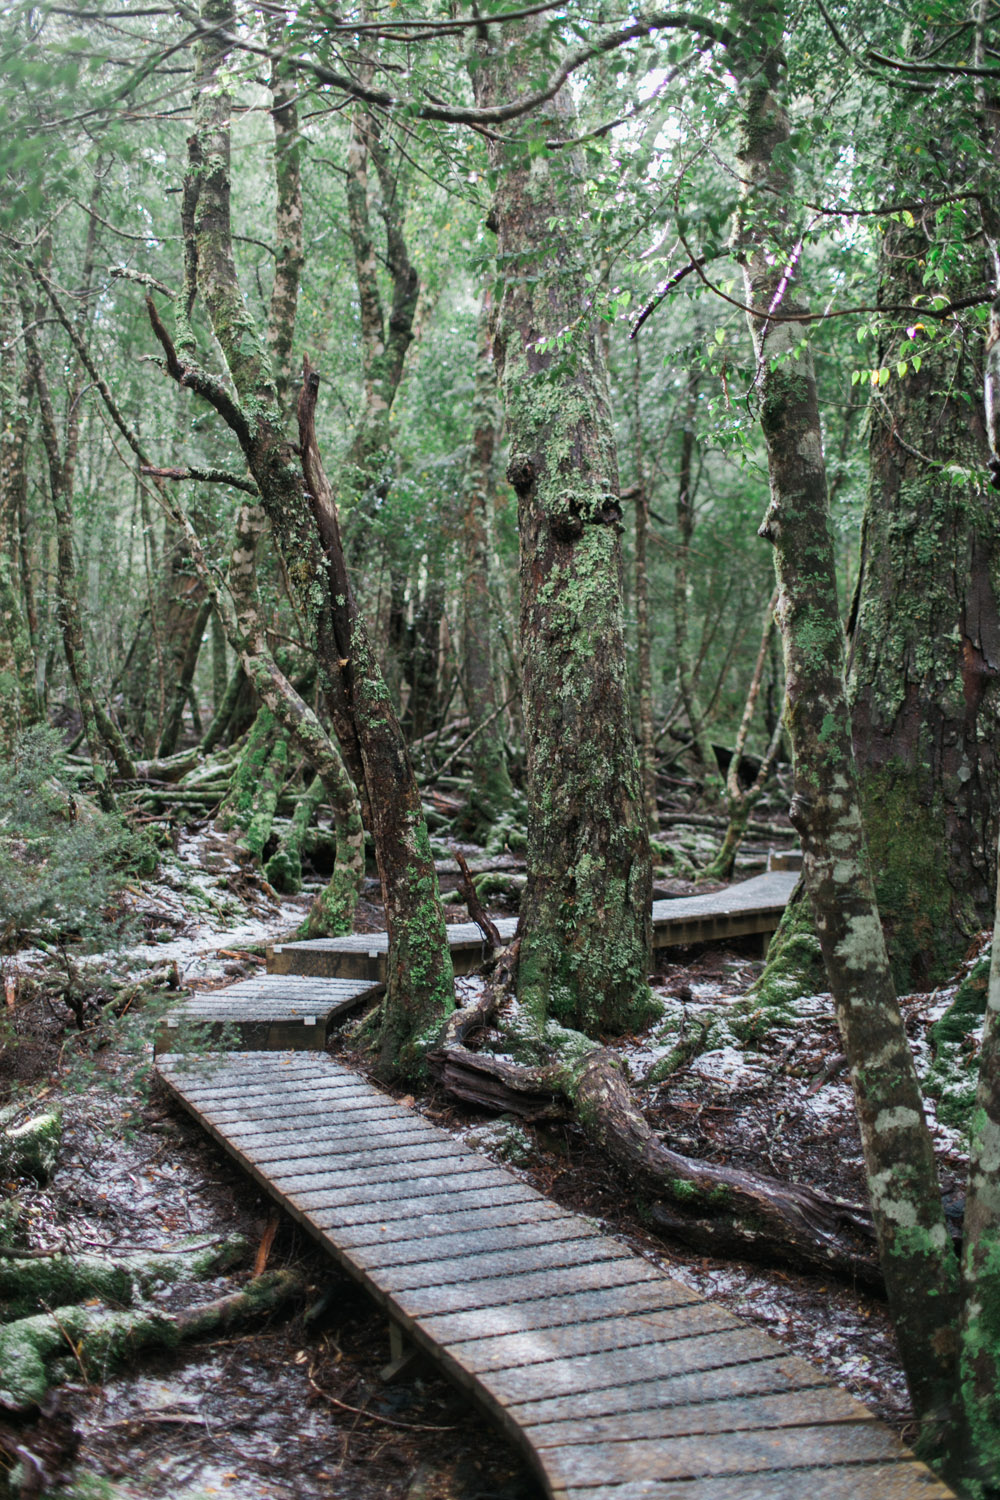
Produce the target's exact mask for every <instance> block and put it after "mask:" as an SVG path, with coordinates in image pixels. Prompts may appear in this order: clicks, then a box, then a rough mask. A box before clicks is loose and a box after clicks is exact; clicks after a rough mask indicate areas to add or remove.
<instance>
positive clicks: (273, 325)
mask: <svg viewBox="0 0 1000 1500" xmlns="http://www.w3.org/2000/svg"><path fill="white" fill-rule="evenodd" d="M284 23H285V16H284V14H280V13H279V14H277V15H272V16H271V17H270V18H269V20H268V23H267V24H268V43H269V45H270V46H271V47H272V48H273V50H274V57H273V58H272V61H271V121H272V124H273V127H274V178H275V183H276V186H277V190H278V200H277V210H276V214H275V226H274V228H275V236H274V238H275V246H274V251H275V270H274V281H273V283H272V285H271V306H270V311H269V316H268V325H267V343H268V348H269V349H270V351H271V368H272V371H273V374H274V384H275V388H276V390H277V393H278V402H279V405H280V406H281V409H282V411H284V412H288V411H289V409H290V407H291V406H292V405H293V404H294V401H293V397H294V391H295V379H296V375H297V371H296V370H295V368H294V365H293V361H292V346H293V344H294V341H295V321H296V314H297V312H298V301H299V282H300V280H301V277H302V266H303V264H304V259H305V257H304V253H303V247H302V185H301V174H300V158H301V155H302V140H301V137H300V135H299V114H298V106H297V104H296V100H297V99H298V93H299V91H298V88H297V86H296V84H295V81H294V76H293V74H292V70H291V69H290V68H289V66H288V64H287V63H284V62H282V60H281V58H280V56H279V54H280V51H281V44H282V30H283V27H284Z"/></svg>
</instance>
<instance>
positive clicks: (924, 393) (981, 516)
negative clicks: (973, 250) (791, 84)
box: [848, 224, 1000, 989]
mask: <svg viewBox="0 0 1000 1500" xmlns="http://www.w3.org/2000/svg"><path fill="white" fill-rule="evenodd" d="M928 248H929V247H928V242H927V237H926V235H925V234H924V232H923V230H922V228H920V227H915V228H913V229H907V228H905V227H904V226H902V225H892V224H890V225H889V226H888V227H887V230H886V232H885V234H884V235H883V237H882V241H881V259H882V278H881V287H880V295H879V300H880V301H881V302H885V303H887V304H896V305H898V304H902V305H904V306H905V305H906V304H908V303H910V302H911V301H912V299H913V298H914V296H915V295H917V294H920V293H923V292H924V291H925V288H924V285H923V275H924V263H925V257H926V255H927V252H928ZM977 269H978V268H977ZM977 285H978V275H977ZM954 294H955V293H954V291H953V295H954ZM914 319H915V320H918V319H917V314H914ZM916 337H917V339H918V340H919V333H917V335H916ZM901 344H906V345H907V349H910V341H909V339H908V338H907V336H906V334H905V332H903V331H902V330H900V331H899V332H891V333H887V334H886V335H885V336H884V337H883V339H882V341H881V343H880V345H879V347H878V351H877V358H876V363H877V364H878V365H879V366H885V367H887V368H890V369H892V371H893V377H892V379H891V380H890V382H889V384H888V385H887V386H885V388H884V390H876V391H874V392H873V396H872V407H871V440H870V449H869V452H870V460H871V469H870V475H871V477H870V482H869V490H868V498H867V505H866V511H865V519H864V528H863V532H862V544H861V566H860V573H859V579H858V585H857V591H856V596H855V603H854V609H853V616H852V620H851V646H850V657H849V678H848V684H849V690H850V695H851V712H852V723H853V729H854V748H855V754H856V756H857V761H858V772H859V775H860V779H861V795H862V811H863V815H864V821H865V832H866V834H867V837H868V844H869V848H870V850H871V854H872V862H873V867H874V870H875V891H876V896H877V898H878V904H879V912H880V913H881V917H882V923H883V927H884V929H885V933H886V938H887V940H888V944H889V952H890V955H891V957H892V961H893V971H894V974H895V976H896V982H897V984H898V985H899V986H900V987H903V988H906V989H930V988H931V987H932V986H933V985H934V984H937V983H939V982H940V981H941V980H942V979H944V978H945V977H946V976H947V975H949V974H951V973H953V972H954V970H955V968H956V966H957V964H958V962H959V961H960V960H961V958H962V956H963V955H964V953H965V951H966V949H967V947H968V945H969V941H970V938H971V937H972V935H973V934H974V933H976V932H978V931H980V930H981V929H982V928H983V927H985V926H988V925H989V923H990V921H991V920H992V915H993V909H992V902H993V884H994V871H993V860H994V855H995V852H996V843H997V829H998V819H1000V608H998V599H1000V511H998V507H997V505H996V498H995V496H992V495H991V493H990V489H989V485H988V480H987V473H986V458H987V448H986V440H985V433H984V429H983V418H982V408H981V406H980V403H979V402H978V400H977V399H976V394H977V386H978V374H977V371H976V369H975V367H974V362H973V359H972V356H971V354H970V352H969V351H968V349H967V348H966V347H965V345H964V343H962V342H960V341H959V340H957V339H955V340H953V341H948V340H938V341H935V344H934V345H931V346H929V347H928V348H927V349H926V350H923V351H922V352H923V358H922V361H921V362H920V368H919V369H916V368H914V366H913V362H912V359H910V360H908V361H907V364H908V368H907V370H906V373H905V376H904V377H903V378H898V376H897V374H896V367H897V364H898V363H899V362H900V361H901V360H903V359H904V358H905V357H906V351H904V350H903V349H901V347H900V345H901ZM918 347H919V345H918ZM919 358H920V356H919V355H918V359H919Z"/></svg>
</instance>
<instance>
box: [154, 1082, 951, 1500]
mask: <svg viewBox="0 0 1000 1500" xmlns="http://www.w3.org/2000/svg"><path fill="white" fill-rule="evenodd" d="M158 1067H159V1070H160V1073H161V1075H162V1077H163V1078H164V1080H165V1082H166V1083H167V1085H168V1087H169V1088H170V1089H171V1090H172V1092H173V1093H174V1094H175V1095H176V1097H177V1098H178V1099H179V1100H180V1101H181V1103H182V1104H183V1105H184V1106H185V1107H186V1108H187V1109H188V1110H190V1112H191V1113H192V1114H193V1115H194V1116H195V1118H196V1119H197V1120H199V1121H200V1122H201V1124H202V1125H204V1126H205V1128H206V1129H207V1130H208V1131H209V1132H210V1133H211V1134H212V1135H213V1136H214V1137H215V1138H216V1140H218V1141H219V1142H221V1144H222V1145H223V1146H224V1147H225V1148H226V1150H227V1151H229V1152H230V1154H231V1155H232V1156H234V1157H235V1159H236V1160H237V1162H239V1163H240V1164H241V1165H242V1166H243V1167H244V1168H245V1169H246V1170H247V1171H248V1172H250V1173H251V1174H252V1175H253V1176H254V1177H255V1178H256V1179H257V1181H258V1182H259V1183H260V1184H261V1185H262V1187H264V1188H265V1189H266V1190H267V1192H268V1193H270V1194H271V1196H272V1197H273V1198H275V1199H276V1200H277V1201H278V1202H279V1203H280V1204H281V1205H283V1207H284V1208H286V1209H287V1210H288V1212H289V1213H291V1214H292V1215H293V1216H294V1217H295V1218H296V1219H297V1220H299V1222H300V1223H301V1224H303V1225H304V1226H305V1227H306V1228H307V1229H309V1230H310V1231H311V1233H312V1234H314V1235H315V1236H316V1237H317V1238H318V1239H319V1240H320V1242H321V1243H322V1244H323V1245H324V1246H325V1247H326V1249H327V1250H328V1251H329V1252H330V1254H331V1255H333V1256H334V1257H335V1258H336V1259H337V1260H338V1261H339V1262H340V1263H341V1265H342V1266H344V1267H345V1268H346V1269H347V1270H348V1271H349V1272H350V1273H351V1274H352V1275H354V1276H355V1277H357V1279H358V1280H360V1281H361V1282H362V1283H363V1285H364V1286H365V1287H366V1288H367V1289H368V1291H369V1292H370V1293H371V1294H372V1296H373V1297H375V1298H376V1299H377V1300H378V1301H379V1302H380V1303H381V1305H382V1306H383V1307H384V1308H385V1310H386V1312H387V1313H388V1315H389V1317H390V1318H391V1319H392V1320H393V1321H394V1322H395V1323H396V1324H397V1325H398V1326H399V1327H401V1328H402V1329H403V1330H404V1332H405V1333H406V1334H407V1335H408V1336H409V1338H411V1339H412V1340H413V1342H414V1343H416V1344H418V1345H420V1346H422V1347H423V1348H424V1349H425V1350H427V1351H428V1352H429V1353H430V1354H431V1355H432V1356H433V1357H434V1359H435V1360H436V1361H437V1362H438V1363H439V1364H441V1365H443V1366H444V1368H445V1369H446V1370H447V1371H448V1372H449V1373H450V1374H451V1375H452V1376H453V1378H455V1379H456V1380H458V1381H459V1382H460V1383H462V1384H463V1385H465V1386H466V1388H468V1389H469V1390H470V1391H471V1392H472V1393H473V1394H474V1395H476V1396H477V1398H478V1399H479V1400H480V1401H481V1402H482V1403H483V1404H484V1405H485V1406H486V1407H487V1408H488V1410H490V1411H491V1412H492V1413H493V1415H494V1416H495V1417H496V1418H497V1419H499V1421H500V1422H501V1423H502V1424H503V1425H504V1426H505V1427H506V1429H507V1430H508V1432H509V1433H510V1434H511V1436H512V1437H513V1438H514V1439H515V1440H516V1441H517V1442H518V1443H519V1445H520V1446H521V1447H522V1449H523V1450H524V1451H525V1452H526V1453H527V1455H528V1457H529V1458H530V1459H531V1461H532V1462H533V1464H534V1466H535V1468H536V1470H537V1472H538V1473H539V1475H540V1476H541V1478H542V1481H543V1483H544V1485H545V1487H546V1490H547V1492H548V1494H549V1495H550V1496H552V1497H558V1500H859V1497H864V1500H945V1497H947V1496H949V1495H950V1494H951V1491H950V1490H949V1489H947V1487H946V1486H944V1485H943V1484H941V1483H940V1482H939V1481H937V1480H936V1479H935V1478H934V1477H933V1475H932V1474H931V1473H930V1472H929V1471H928V1470H927V1469H926V1468H925V1467H924V1466H923V1465H922V1464H920V1463H918V1462H917V1461H916V1460H915V1459H914V1458H913V1456H912V1455H911V1454H910V1453H908V1452H907V1451H906V1450H905V1449H903V1448H902V1447H901V1446H900V1444H899V1442H898V1441H897V1439H896V1438H895V1436H894V1435H893V1434H892V1433H891V1432H890V1431H889V1429H888V1428H886V1427H885V1426H883V1425H882V1424H881V1423H879V1422H877V1421H875V1420H874V1419H873V1418H872V1417H871V1415H870V1414H869V1413H868V1412H867V1411H866V1410H865V1408H864V1407H863V1406H861V1405H860V1404H859V1403H858V1402H856V1401H854V1400H853V1399H852V1398H851V1397H850V1396H848V1395H847V1394H846V1393H845V1392H843V1391H841V1390H839V1389H837V1388H836V1387H834V1386H832V1385H831V1384H830V1383H829V1382H828V1381H827V1380H826V1378H825V1377H824V1376H823V1375H822V1374H821V1373H820V1372H819V1371H818V1370H816V1369H815V1368H813V1366H811V1365H809V1364H807V1363H806V1362H805V1361H804V1360H801V1359H798V1358H797V1357H795V1356H794V1355H791V1354H788V1353H787V1352H786V1351H785V1350H784V1349H783V1348H782V1346H781V1345H780V1344H779V1343H777V1342H776V1341H775V1340H774V1339H772V1338H770V1337H768V1336H767V1335H766V1334H763V1333H759V1332H757V1331H756V1330H755V1329H751V1328H748V1327H747V1326H746V1325H744V1324H742V1323H740V1322H739V1321H738V1320H737V1319H736V1318H734V1317H732V1316H731V1315H730V1314H729V1313H727V1312H726V1311H724V1310H723V1309H722V1308H719V1307H716V1306H714V1305H713V1304H712V1303H710V1302H706V1301H705V1300H704V1299H702V1298H700V1297H698V1296H696V1295H695V1294H694V1293H693V1292H691V1291H689V1290H688V1289H687V1288H686V1287H684V1286H682V1285H680V1283H678V1282H676V1281H672V1280H671V1279H670V1278H669V1277H667V1276H664V1275H662V1274H661V1273H660V1272H658V1271H657V1270H656V1269H655V1268H654V1267H652V1266H650V1265H649V1264H648V1263H647V1262H646V1261H644V1260H643V1259H641V1258H640V1257H639V1256H637V1255H634V1254H632V1253H630V1252H629V1251H628V1250H627V1249H625V1248H623V1247H622V1246H621V1245H619V1244H618V1243H616V1242H615V1241H614V1240H611V1239H608V1238H607V1237H606V1236H604V1235H602V1234H601V1233H600V1232H599V1231H598V1230H597V1228H595V1226H594V1225H593V1224H592V1223H591V1222H590V1221H588V1220H587V1219H584V1218H581V1217H580V1216H579V1215H577V1214H572V1213H568V1212H566V1211H565V1210H563V1209H561V1208H559V1207H557V1206H556V1205H555V1204H553V1203H550V1202H548V1201H547V1200H546V1199H545V1198H543V1197H542V1196H541V1195H540V1194H538V1193H536V1192H535V1191H534V1190H533V1189H532V1188H530V1187H527V1186H526V1185H525V1184H524V1183H523V1182H520V1181H519V1180H518V1179H517V1178H516V1177H515V1176H514V1175H513V1174H512V1173H510V1172H508V1171H505V1170H503V1169H502V1168H500V1167H497V1166H494V1165H493V1163H491V1162H489V1161H487V1160H486V1159H485V1158H483V1157H481V1156H478V1155H476V1153H474V1152H472V1151H470V1150H468V1149H467V1148H466V1147H464V1146H463V1145H461V1144H460V1143H459V1142H457V1141H455V1140H454V1139H453V1138H452V1137H451V1136H449V1135H448V1134H446V1133H445V1132H444V1131H442V1130H439V1129H437V1128H436V1127H435V1126H433V1125H431V1124H430V1122H429V1121H427V1120H425V1119H423V1117H422V1116H420V1115H417V1114H415V1113H414V1111H413V1110H411V1109H408V1108H406V1107H404V1106H403V1105H401V1104H397V1103H396V1102H395V1101H394V1100H392V1099H391V1098H389V1097H387V1096H386V1095H384V1094H382V1093H380V1092H379V1091H378V1090H377V1089H375V1088H373V1087H372V1086H371V1085H370V1084H368V1083H367V1082H365V1081H364V1080H363V1079H361V1078H359V1077H358V1076H357V1075H356V1074H353V1073H351V1072H349V1071H348V1070H346V1069H345V1068H342V1067H340V1066H339V1065H338V1064H337V1063H335V1062H334V1061H333V1060H332V1059H331V1058H329V1057H327V1056H326V1055H325V1054H316V1053H301V1052H300V1053H280V1052H250V1053H247V1052H244V1053H228V1054H217V1055H214V1056H209V1057H202V1058H189V1057H182V1056H180V1055H176V1054H172V1055H167V1056H164V1057H161V1058H160V1059H159V1061H158Z"/></svg>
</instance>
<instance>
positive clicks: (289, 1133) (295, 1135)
mask: <svg viewBox="0 0 1000 1500" xmlns="http://www.w3.org/2000/svg"><path fill="white" fill-rule="evenodd" d="M331 1131H336V1135H335V1137H334V1136H333V1135H332V1134H331ZM227 1134H228V1135H229V1137H230V1139H231V1140H232V1142H233V1144H234V1145H237V1144H238V1145H239V1147H240V1150H242V1151H250V1150H252V1151H253V1152H254V1153H255V1154H257V1155H259V1156H261V1155H262V1154H263V1153H265V1152H266V1151H268V1150H269V1148H270V1147H271V1146H277V1145H280V1144H281V1142H282V1141H286V1142H289V1143H295V1149H300V1150H302V1151H303V1152H307V1151H309V1150H310V1148H311V1145H312V1142H311V1138H310V1137H308V1136H303V1133H302V1131H301V1129H296V1127H295V1122H294V1121H292V1120H259V1121H258V1120H253V1121H249V1122H246V1123H245V1124H244V1123H240V1124H237V1125H231V1126H227ZM334 1139H335V1140H336V1143H337V1147H338V1148H343V1149H344V1150H345V1151H347V1150H351V1149H354V1148H355V1147H357V1146H358V1145H360V1143H361V1142H363V1141H365V1140H370V1141H371V1143H372V1149H373V1150H376V1151H381V1150H389V1149H391V1148H394V1147H404V1146H415V1145H416V1144H417V1143H418V1142H419V1143H426V1141H427V1136H426V1133H425V1132H424V1131H423V1130H421V1129H419V1128H418V1127H412V1128H408V1127H406V1126H405V1125H403V1126H400V1125H396V1124H393V1125H391V1126H390V1127H389V1128H383V1126H382V1125H381V1124H380V1123H375V1124H371V1123H369V1124H368V1125H365V1126H363V1127H360V1128H358V1129H357V1130H351V1131H343V1130H337V1129H336V1127H335V1126H324V1127H318V1128H317V1136H316V1149H318V1150H322V1151H328V1150H331V1149H332V1142H333V1140H334ZM292 1149H293V1147H292V1145H291V1144H290V1145H289V1150H290V1151H291V1150H292Z"/></svg>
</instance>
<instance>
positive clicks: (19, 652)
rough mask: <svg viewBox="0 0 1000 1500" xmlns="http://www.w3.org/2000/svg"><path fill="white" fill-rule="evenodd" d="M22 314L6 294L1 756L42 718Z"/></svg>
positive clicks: (1, 390)
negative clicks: (23, 572)
mask: <svg viewBox="0 0 1000 1500" xmlns="http://www.w3.org/2000/svg"><path fill="white" fill-rule="evenodd" d="M16 314H17V301H16V298H14V297H5V298H4V300H3V304H2V308H0V346H2V353H0V754H2V753H3V752H4V751H6V750H9V749H10V748H11V746H12V744H13V741H14V738H15V737H16V735H17V734H18V732H19V731H20V730H21V729H25V728H27V727H28V725H30V724H34V723H36V722H37V720H38V719H39V718H40V717H41V705H40V704H39V701H38V693H37V689H36V687H35V653H34V649H33V646H32V642H31V630H30V628H29V623H28V615H27V611H26V609H25V604H24V599H23V597H22V589H21V579H20V574H19V569H18V563H17V559H18V552H19V550H20V531H21V514H22V511H23V510H24V508H25V494H26V488H27V468H26V464H25V459H26V449H27V442H28V400H29V397H30V395H31V371H30V368H29V367H28V366H27V365H25V367H24V369H23V370H22V371H19V370H18V369H17V365H16V361H15V358H14V351H15V348H16V345H15V342H14V333H15V326H16V323H15V320H16Z"/></svg>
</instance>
